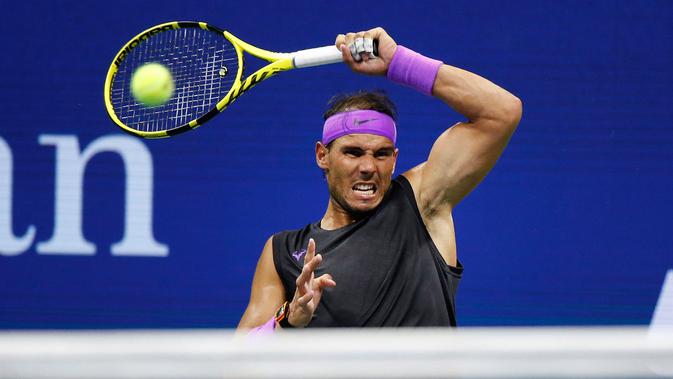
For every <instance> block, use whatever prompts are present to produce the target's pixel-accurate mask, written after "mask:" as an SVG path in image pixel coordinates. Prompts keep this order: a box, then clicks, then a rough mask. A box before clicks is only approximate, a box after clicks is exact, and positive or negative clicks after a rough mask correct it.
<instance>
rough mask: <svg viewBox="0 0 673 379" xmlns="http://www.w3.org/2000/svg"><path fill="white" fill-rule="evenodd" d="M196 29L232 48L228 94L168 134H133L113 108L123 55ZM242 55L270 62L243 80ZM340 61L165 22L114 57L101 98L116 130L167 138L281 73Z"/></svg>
mask: <svg viewBox="0 0 673 379" xmlns="http://www.w3.org/2000/svg"><path fill="white" fill-rule="evenodd" d="M195 27H199V28H201V29H203V30H207V31H211V32H215V33H219V34H221V35H222V36H223V37H224V38H226V39H227V40H228V41H229V42H231V44H232V45H233V46H234V49H235V50H236V55H237V56H238V71H237V72H236V78H235V80H234V84H233V85H232V87H231V89H230V90H229V92H227V94H226V95H225V96H224V97H223V98H222V99H221V100H220V101H219V102H218V103H217V104H216V105H215V107H213V108H212V109H211V110H209V111H208V112H206V113H205V114H203V115H201V116H199V117H197V118H195V119H193V120H191V121H189V122H187V123H185V124H183V125H180V126H177V127H175V128H172V129H168V130H160V131H142V130H136V129H134V128H131V127H129V126H127V125H125V124H124V123H123V122H122V121H121V120H120V119H119V117H118V116H117V114H116V113H115V111H114V107H113V105H112V100H111V96H112V82H113V80H114V78H115V75H116V74H117V70H118V69H119V65H120V63H121V62H122V61H123V60H124V58H125V57H126V55H127V54H128V53H129V52H130V51H131V50H132V49H134V48H135V47H136V46H137V45H138V44H140V43H142V42H143V41H144V40H146V39H148V38H151V37H152V36H153V35H155V34H158V33H161V32H164V31H167V30H171V29H183V28H195ZM243 52H247V53H248V54H250V55H252V56H254V57H257V58H260V59H263V60H266V61H268V62H270V63H269V64H267V65H266V66H264V67H262V68H260V69H258V70H257V71H255V72H254V73H252V74H251V75H249V76H248V77H246V78H245V80H242V79H243ZM295 57H297V58H298V63H299V64H298V65H296V66H295V62H294V58H295ZM340 61H341V52H339V50H338V49H337V48H336V47H334V46H332V47H331V48H330V46H325V47H320V48H315V49H307V50H301V51H298V52H295V53H277V52H272V51H268V50H264V49H260V48H258V47H256V46H253V45H251V44H249V43H247V42H244V41H242V40H241V39H239V38H237V37H235V36H234V35H233V34H231V33H230V32H228V31H225V30H222V29H220V28H217V27H215V26H212V25H209V24H207V23H205V22H195V21H173V22H166V23H163V24H159V25H156V26H153V27H151V28H149V29H146V30H144V31H143V32H141V33H139V34H138V35H136V36H135V37H133V38H132V39H131V40H130V41H129V42H128V43H126V44H125V45H124V46H123V47H122V48H121V49H120V50H119V52H118V53H117V55H115V58H114V60H113V61H112V64H111V65H110V68H109V69H108V72H107V76H106V78H105V87H104V98H105V108H106V109H107V113H108V116H109V117H110V118H111V119H112V121H113V122H114V123H115V124H116V125H117V126H119V127H120V128H121V129H122V130H124V131H125V132H127V133H130V134H132V135H135V136H140V137H143V138H165V137H170V136H173V135H176V134H180V133H183V132H186V131H189V130H192V129H195V128H197V127H199V126H200V125H202V124H203V123H205V122H206V121H208V120H210V119H211V118H213V117H214V116H216V115H217V114H219V113H220V112H222V111H223V110H224V109H226V108H227V106H229V104H231V103H232V102H234V101H235V100H236V99H237V98H239V97H240V96H241V95H242V94H243V93H245V91H247V90H249V89H250V88H252V87H254V86H255V85H256V84H258V83H259V82H261V81H263V80H265V79H268V78H270V77H272V76H274V75H276V74H277V73H279V72H281V71H287V70H291V69H293V68H299V67H310V66H316V65H322V64H329V63H337V62H340Z"/></svg>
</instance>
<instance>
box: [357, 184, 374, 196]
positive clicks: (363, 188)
mask: <svg viewBox="0 0 673 379" xmlns="http://www.w3.org/2000/svg"><path fill="white" fill-rule="evenodd" d="M353 191H359V192H368V193H372V194H373V193H374V192H376V186H375V185H374V184H364V183H360V184H356V185H354V186H353Z"/></svg>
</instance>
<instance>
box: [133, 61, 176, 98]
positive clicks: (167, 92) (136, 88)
mask: <svg viewBox="0 0 673 379" xmlns="http://www.w3.org/2000/svg"><path fill="white" fill-rule="evenodd" d="M174 89H175V83H173V75H171V72H170V70H169V69H168V68H167V67H166V66H164V65H162V64H159V63H147V64H144V65H142V66H140V67H138V68H137V69H136V71H135V72H134V73H133V77H131V94H133V97H134V98H135V99H136V100H138V102H140V103H142V104H143V105H145V106H148V107H156V106H158V105H162V104H164V103H165V102H167V101H168V99H170V98H171V96H173V90H174Z"/></svg>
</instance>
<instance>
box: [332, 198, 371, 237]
mask: <svg viewBox="0 0 673 379" xmlns="http://www.w3.org/2000/svg"><path fill="white" fill-rule="evenodd" d="M367 214H368V213H362V214H353V213H351V212H348V211H346V210H345V209H343V208H342V207H341V206H340V205H339V204H338V203H337V202H336V201H334V199H332V198H331V197H330V199H329V203H328V204H327V210H326V211H325V215H324V216H322V219H321V220H320V227H321V228H322V229H325V230H334V229H339V228H342V227H344V226H346V225H350V224H352V223H354V222H357V221H358V220H361V219H362V218H363V217H365V216H367Z"/></svg>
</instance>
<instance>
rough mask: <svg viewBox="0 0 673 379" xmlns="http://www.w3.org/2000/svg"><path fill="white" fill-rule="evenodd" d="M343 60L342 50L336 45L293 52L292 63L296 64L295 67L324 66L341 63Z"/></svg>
mask: <svg viewBox="0 0 673 379" xmlns="http://www.w3.org/2000/svg"><path fill="white" fill-rule="evenodd" d="M342 61H343V59H341V51H339V49H337V48H336V46H334V45H331V46H323V47H316V48H314V49H306V50H300V51H297V52H295V53H292V64H294V67H295V68H304V67H311V66H322V65H324V64H331V63H339V62H342Z"/></svg>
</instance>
